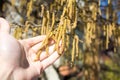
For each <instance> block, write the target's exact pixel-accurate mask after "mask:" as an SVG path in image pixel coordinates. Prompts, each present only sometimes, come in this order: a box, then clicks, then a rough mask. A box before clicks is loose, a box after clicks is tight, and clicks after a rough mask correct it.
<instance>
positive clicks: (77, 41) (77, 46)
mask: <svg viewBox="0 0 120 80" xmlns="http://www.w3.org/2000/svg"><path fill="white" fill-rule="evenodd" d="M75 40H76V43H75V49H76V57H78V54H79V37H78V36H77V35H75Z"/></svg>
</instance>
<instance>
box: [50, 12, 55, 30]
mask: <svg viewBox="0 0 120 80" xmlns="http://www.w3.org/2000/svg"><path fill="white" fill-rule="evenodd" d="M54 24H55V13H54V12H53V13H52V25H51V28H52V29H53V27H54Z"/></svg>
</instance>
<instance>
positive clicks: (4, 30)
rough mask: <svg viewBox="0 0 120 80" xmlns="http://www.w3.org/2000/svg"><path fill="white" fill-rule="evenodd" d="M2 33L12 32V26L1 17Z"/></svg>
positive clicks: (0, 27)
mask: <svg viewBox="0 0 120 80" xmlns="http://www.w3.org/2000/svg"><path fill="white" fill-rule="evenodd" d="M0 32H1V33H8V34H9V32H10V26H9V23H8V22H7V21H6V20H5V19H3V18H1V17H0Z"/></svg>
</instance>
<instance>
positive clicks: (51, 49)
mask: <svg viewBox="0 0 120 80" xmlns="http://www.w3.org/2000/svg"><path fill="white" fill-rule="evenodd" d="M41 45H42V42H41V43H38V44H36V45H35V46H33V47H32V48H31V49H30V52H31V54H33V53H35V54H37V52H38V51H39V48H40V47H41ZM54 47H55V44H54V41H51V42H50V44H49V45H48V53H47V52H46V51H44V50H43V51H42V52H41V54H40V57H39V58H40V61H42V60H44V59H45V58H47V57H48V56H49V55H51V54H52V53H53V52H54Z"/></svg>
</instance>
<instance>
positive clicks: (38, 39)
mask: <svg viewBox="0 0 120 80" xmlns="http://www.w3.org/2000/svg"><path fill="white" fill-rule="evenodd" d="M45 37H46V36H45V35H41V36H37V37H33V38H29V39H24V40H22V44H26V43H27V44H28V45H29V46H30V47H31V46H33V45H35V44H37V43H39V42H41V41H43V40H44V39H45Z"/></svg>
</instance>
